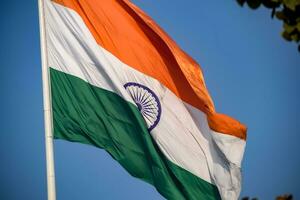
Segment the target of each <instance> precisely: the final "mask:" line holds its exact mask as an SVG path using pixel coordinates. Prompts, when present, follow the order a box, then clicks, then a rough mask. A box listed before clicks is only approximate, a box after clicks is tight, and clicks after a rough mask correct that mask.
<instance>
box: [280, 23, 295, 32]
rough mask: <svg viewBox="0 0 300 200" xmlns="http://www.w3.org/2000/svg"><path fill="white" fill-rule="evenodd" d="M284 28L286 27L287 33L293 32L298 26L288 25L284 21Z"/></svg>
mask: <svg viewBox="0 0 300 200" xmlns="http://www.w3.org/2000/svg"><path fill="white" fill-rule="evenodd" d="M283 28H284V29H285V31H286V32H287V33H289V34H290V33H292V32H293V31H294V30H295V29H296V26H292V25H288V24H287V23H284V24H283Z"/></svg>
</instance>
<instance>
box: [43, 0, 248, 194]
mask: <svg viewBox="0 0 300 200" xmlns="http://www.w3.org/2000/svg"><path fill="white" fill-rule="evenodd" d="M44 2H45V14H46V15H45V23H46V42H47V44H46V46H47V58H48V63H47V64H48V66H49V71H50V79H51V95H52V109H53V127H54V137H55V138H56V139H64V140H68V141H72V142H80V143H85V144H90V145H93V146H96V147H99V148H102V149H104V150H106V151H107V152H108V153H109V154H110V155H111V156H112V157H113V158H114V159H115V160H116V161H117V162H119V163H120V164H121V165H122V166H123V167H124V168H125V169H126V170H127V171H128V172H129V173H130V174H131V175H132V176H134V177H137V178H140V179H142V180H144V181H146V182H148V183H150V184H152V185H153V186H154V187H155V188H156V189H157V190H158V192H159V193H161V194H162V196H164V197H165V198H167V199H174V200H175V199H176V200H178V199H230V200H234V199H237V198H238V196H239V193H240V189H241V172H240V168H241V161H242V157H243V153H244V148H245V140H246V127H245V126H244V125H243V124H241V123H240V122H238V121H237V120H235V119H233V118H231V117H228V116H226V115H223V114H219V113H217V112H216V111H215V108H214V105H213V101H212V99H211V97H210V95H209V93H208V90H207V88H206V86H205V82H204V77H203V74H202V71H201V69H200V66H199V65H198V64H197V63H196V62H195V61H194V60H193V59H192V58H191V57H190V56H188V55H187V54H186V53H185V52H184V51H183V50H181V49H180V48H179V47H178V46H177V45H176V43H175V42H174V41H173V40H172V39H171V38H170V37H169V36H168V35H167V34H166V33H165V32H164V31H163V30H162V29H161V28H160V27H159V26H158V25H157V24H156V23H155V22H154V21H153V20H152V19H151V18H150V17H149V16H147V15H146V14H145V13H144V12H143V11H142V10H140V9H139V8H138V7H136V6H135V5H134V4H132V3H131V2H130V1H128V0H101V1H99V0H54V1H50V0H44Z"/></svg>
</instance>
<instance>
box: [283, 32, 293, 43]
mask: <svg viewBox="0 0 300 200" xmlns="http://www.w3.org/2000/svg"><path fill="white" fill-rule="evenodd" d="M281 36H282V37H283V38H284V39H286V40H287V41H292V38H291V36H290V34H289V33H288V32H286V31H283V32H282V33H281Z"/></svg>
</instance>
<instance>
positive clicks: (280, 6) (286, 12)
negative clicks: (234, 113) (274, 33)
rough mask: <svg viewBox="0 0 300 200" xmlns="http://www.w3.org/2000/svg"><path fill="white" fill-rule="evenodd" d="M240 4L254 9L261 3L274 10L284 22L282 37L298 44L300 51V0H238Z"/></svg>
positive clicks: (274, 13) (272, 14) (277, 16)
mask: <svg viewBox="0 0 300 200" xmlns="http://www.w3.org/2000/svg"><path fill="white" fill-rule="evenodd" d="M236 1H237V2H238V4H239V5H240V6H244V5H245V4H247V5H248V6H249V7H250V8H252V9H257V8H259V7H260V6H261V5H263V6H265V7H266V8H269V9H271V10H272V13H271V16H272V18H273V17H274V16H275V17H276V18H277V19H278V20H281V21H282V22H283V31H282V33H281V35H282V37H283V38H284V39H285V40H287V41H294V42H295V43H297V44H298V51H299V52H300V0H236Z"/></svg>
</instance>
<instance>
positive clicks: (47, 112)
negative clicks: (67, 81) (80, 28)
mask: <svg viewBox="0 0 300 200" xmlns="http://www.w3.org/2000/svg"><path fill="white" fill-rule="evenodd" d="M38 8H39V24H40V45H41V61H42V80H43V99H44V126H45V146H46V166H47V191H48V200H56V190H55V172H54V155H53V131H52V128H53V127H52V110H51V95H50V92H51V88H50V76H49V68H48V61H47V51H46V45H47V43H46V29H45V9H44V0H38Z"/></svg>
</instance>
